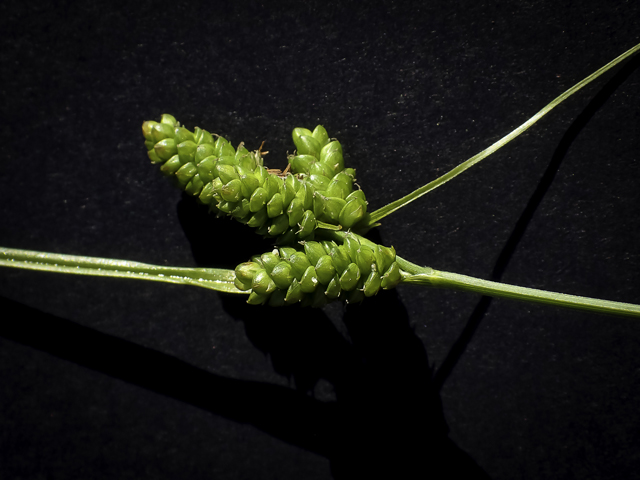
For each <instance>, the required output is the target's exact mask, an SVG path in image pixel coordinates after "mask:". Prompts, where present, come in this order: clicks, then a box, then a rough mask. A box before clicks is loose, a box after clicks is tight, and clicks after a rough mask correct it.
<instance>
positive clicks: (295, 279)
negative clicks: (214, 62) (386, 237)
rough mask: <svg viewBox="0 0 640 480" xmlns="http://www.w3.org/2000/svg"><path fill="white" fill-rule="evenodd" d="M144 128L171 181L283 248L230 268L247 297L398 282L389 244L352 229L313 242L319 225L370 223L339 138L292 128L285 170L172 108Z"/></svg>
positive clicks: (318, 295)
mask: <svg viewBox="0 0 640 480" xmlns="http://www.w3.org/2000/svg"><path fill="white" fill-rule="evenodd" d="M142 133H143V135H144V138H145V145H146V147H147V152H148V155H149V158H150V159H151V161H152V162H153V163H157V164H161V167H160V170H161V171H162V173H164V174H165V175H167V176H170V177H172V178H173V179H174V180H175V182H176V183H177V184H178V186H180V187H181V188H183V189H184V190H185V191H186V192H187V193H189V194H191V195H194V196H196V197H198V199H199V200H200V201H201V202H202V203H204V204H205V205H208V206H209V208H210V210H211V211H213V212H216V213H218V214H225V215H228V216H231V217H233V218H235V219H237V220H239V221H240V222H242V223H245V224H247V225H249V226H250V227H254V228H256V229H257V232H258V233H259V234H262V235H264V236H267V237H273V238H275V239H276V243H278V244H279V245H281V247H280V248H278V249H275V250H273V251H272V252H269V253H265V254H263V255H260V256H255V257H253V258H252V259H251V261H250V262H246V263H242V264H240V265H238V267H237V268H236V269H235V285H236V287H237V288H238V289H239V290H242V291H248V292H250V293H249V299H248V303H250V304H263V303H268V304H269V305H272V306H281V305H291V304H295V303H301V304H302V305H311V306H314V307H319V306H322V305H324V304H325V303H327V302H329V301H332V300H336V299H344V300H346V301H347V302H350V303H354V302H359V301H361V300H362V299H364V298H365V297H370V296H372V295H375V294H376V293H378V291H379V290H380V289H381V288H383V289H389V288H393V287H395V286H396V285H397V284H398V283H399V282H400V281H401V279H402V272H401V270H400V267H399V266H398V263H397V262H396V253H395V250H394V249H393V248H387V247H383V246H381V245H375V244H372V243H370V242H365V243H366V244H364V243H361V242H360V241H359V240H358V238H359V237H357V236H355V235H352V234H351V233H347V234H346V236H345V240H344V243H343V244H342V245H339V244H337V243H335V242H333V241H321V242H317V241H313V239H314V236H315V233H316V229H318V228H324V229H328V230H340V229H344V230H354V229H357V228H358V227H360V228H361V229H362V230H365V229H366V228H367V226H368V224H369V223H370V218H369V215H368V214H367V202H366V198H365V195H364V192H363V191H362V190H354V189H353V185H354V178H355V170H353V169H352V168H345V165H344V159H343V155H342V147H341V145H340V143H339V142H338V141H337V140H333V141H331V140H330V139H329V136H328V134H327V132H326V130H325V129H324V128H323V127H322V126H317V127H316V128H315V129H314V131H313V132H312V131H310V130H307V129H305V128H296V129H294V131H293V141H294V143H295V145H296V154H295V155H291V156H289V159H288V160H289V167H288V168H287V169H286V170H285V172H281V171H280V170H269V169H267V168H266V167H265V166H264V165H263V161H262V154H261V152H260V151H257V152H249V151H248V150H247V149H246V148H244V146H243V144H240V145H239V146H238V148H237V149H235V148H233V147H232V146H231V144H230V143H229V142H228V141H227V140H226V139H225V138H223V137H221V136H217V135H215V138H214V135H212V134H210V133H209V132H207V131H206V130H202V129H200V128H198V127H196V128H195V129H194V131H193V132H191V131H189V130H187V129H186V128H184V127H182V126H180V124H179V123H178V122H177V121H176V119H175V118H174V117H173V116H171V115H167V114H165V115H163V116H162V119H161V120H160V122H154V121H147V122H144V124H143V125H142ZM360 238H361V237H360Z"/></svg>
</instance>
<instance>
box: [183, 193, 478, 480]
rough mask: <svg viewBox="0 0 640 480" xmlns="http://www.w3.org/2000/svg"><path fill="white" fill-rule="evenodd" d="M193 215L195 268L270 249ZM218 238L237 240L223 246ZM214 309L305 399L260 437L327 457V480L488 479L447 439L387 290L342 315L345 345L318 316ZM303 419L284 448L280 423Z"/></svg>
mask: <svg viewBox="0 0 640 480" xmlns="http://www.w3.org/2000/svg"><path fill="white" fill-rule="evenodd" d="M200 211H205V209H203V208H201V207H200V206H199V205H197V204H196V203H195V202H189V201H188V199H184V200H183V201H182V202H181V203H180V205H179V208H178V214H179V216H180V222H181V224H182V227H183V229H184V231H185V234H186V235H187V238H188V240H189V241H190V243H191V248H192V251H193V255H194V258H195V259H196V261H197V262H198V263H204V264H209V265H214V264H216V262H218V258H219V253H218V252H219V251H221V250H220V249H222V248H225V249H227V248H228V250H226V253H225V255H226V256H227V257H234V258H236V259H237V260H238V262H239V261H245V260H246V259H248V256H249V255H251V254H260V253H263V252H265V251H269V250H271V249H272V248H273V247H272V246H271V245H270V244H269V243H267V242H265V241H262V240H260V239H259V238H258V239H257V240H256V238H257V237H258V236H257V235H253V234H251V232H250V230H248V227H246V226H244V225H239V224H237V222H231V223H233V224H235V225H237V226H238V227H240V228H241V230H242V231H240V232H237V236H236V235H233V236H231V235H229V236H227V235H225V234H222V233H221V231H220V228H221V225H222V224H225V225H226V223H227V222H224V221H212V219H211V218H210V217H208V218H207V217H206V213H205V214H204V215H203V214H201V213H200ZM233 228H235V227H233ZM216 231H217V232H218V233H216ZM247 233H249V235H247ZM374 236H375V235H374ZM205 238H206V239H207V240H206V241H204V240H203V239H205ZM227 238H234V239H236V238H237V239H240V242H246V243H240V242H239V243H236V244H232V245H229V242H228V241H227ZM374 240H375V239H374ZM212 251H213V252H216V254H215V255H213V256H212V255H211V252H212ZM248 254H249V255H248ZM209 262H211V263H209ZM238 262H236V263H238ZM223 307H224V309H225V310H226V311H227V312H228V313H229V314H231V315H232V316H233V317H234V318H236V319H239V320H241V321H242V322H243V323H244V325H245V329H246V333H247V337H248V338H249V340H250V341H251V342H252V344H253V345H254V346H255V347H256V348H258V349H259V350H261V351H262V352H263V353H265V354H268V355H269V357H270V358H271V361H272V364H273V368H274V369H275V371H276V372H277V373H279V374H280V375H283V376H285V377H287V378H289V379H291V380H293V382H294V384H295V388H296V390H297V392H298V394H300V395H303V396H304V402H307V401H312V402H314V403H313V407H309V408H308V409H307V407H306V406H302V405H304V402H303V403H301V404H300V405H301V406H300V408H297V409H295V410H290V414H289V415H288V418H280V420H279V422H281V425H280V426H278V425H272V424H270V425H269V429H266V431H268V432H269V433H271V434H272V435H274V436H276V437H278V438H282V439H285V436H286V439H287V441H289V442H291V443H294V444H296V445H300V446H304V447H305V448H310V447H311V446H312V449H313V450H314V451H316V452H318V453H321V454H323V455H325V456H327V457H328V458H329V459H330V461H331V466H332V472H333V474H334V476H335V478H361V477H362V476H363V475H376V476H379V475H380V474H381V473H382V472H386V473H387V474H389V475H392V474H393V475H396V476H397V475H399V474H401V475H402V478H413V477H420V478H422V477H424V476H425V474H427V475H430V476H434V475H437V474H439V472H446V476H447V477H449V476H452V475H457V476H461V478H488V476H487V475H486V474H485V473H484V472H483V471H482V470H481V469H480V468H479V467H478V466H477V464H476V463H475V462H474V461H473V460H472V459H471V458H470V457H469V456H468V455H467V454H466V453H464V452H462V451H461V450H460V449H459V448H458V447H457V446H456V445H455V444H454V443H453V442H451V440H450V439H449V437H448V427H447V425H446V422H445V420H444V415H443V411H442V405H441V403H440V398H439V395H438V392H437V389H436V388H434V385H433V382H432V372H431V369H430V368H429V362H428V358H427V354H426V352H425V349H424V346H423V344H422V342H421V341H420V340H419V339H418V337H417V336H416V335H415V334H414V332H413V330H412V329H411V328H410V326H409V319H408V315H407V312H406V310H405V308H404V306H403V305H402V304H401V302H400V301H399V299H398V296H397V294H396V292H395V291H393V292H381V293H380V294H379V295H377V296H375V297H373V298H369V299H367V300H366V301H365V302H363V303H362V304H361V305H352V306H349V307H348V308H347V309H346V311H345V315H344V322H345V324H346V327H347V331H348V335H349V337H350V341H349V340H347V339H346V338H345V337H344V336H343V335H342V334H341V333H340V332H339V331H338V330H337V328H336V326H335V325H333V323H332V322H331V321H330V319H329V318H328V317H327V316H326V315H325V314H324V313H323V312H322V311H321V310H316V309H310V308H304V309H303V308H300V307H298V306H292V307H287V308H256V307H255V306H251V305H247V303H246V301H245V299H244V298H238V297H223ZM320 380H325V381H327V382H328V383H329V384H330V385H331V386H332V387H333V389H334V391H335V398H336V400H335V401H329V402H322V401H316V400H311V397H309V396H307V393H309V392H312V391H313V390H314V387H315V386H316V385H317V384H318V382H319V381H320ZM216 413H219V414H220V412H216ZM309 417H317V418H314V419H311V418H309ZM303 418H305V419H306V420H303V421H301V422H300V425H305V427H304V429H305V433H302V432H300V434H301V437H300V438H301V440H303V439H304V443H301V442H300V441H291V439H290V435H285V433H286V432H290V431H291V428H292V426H287V424H289V423H294V424H296V423H298V420H299V419H303ZM256 425H257V426H260V425H259V424H256ZM261 428H262V427H261ZM307 429H311V430H307ZM310 436H311V438H313V439H314V441H311V440H310Z"/></svg>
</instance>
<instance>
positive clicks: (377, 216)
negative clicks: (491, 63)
mask: <svg viewBox="0 0 640 480" xmlns="http://www.w3.org/2000/svg"><path fill="white" fill-rule="evenodd" d="M638 50H640V44H638V45H636V46H635V47H633V48H631V49H629V50H627V51H626V52H625V53H623V54H622V55H620V56H619V57H618V58H616V59H614V60H612V61H611V62H609V63H607V64H606V65H605V66H604V67H602V68H600V69H599V70H597V71H596V72H594V73H592V74H591V75H589V76H588V77H587V78H585V79H584V80H582V81H581V82H578V83H577V84H576V85H574V86H573V87H571V88H570V89H569V90H567V91H566V92H564V93H563V94H562V95H560V96H558V97H557V98H556V99H555V100H553V101H552V102H551V103H549V104H548V105H547V106H546V107H544V108H543V109H542V110H540V111H539V112H538V113H536V114H535V115H534V116H533V117H531V118H530V119H529V120H527V121H526V122H525V123H523V124H522V125H520V126H519V127H518V128H516V129H515V130H514V131H512V132H511V133H509V134H508V135H506V136H505V137H503V138H502V139H500V140H498V141H497V142H496V143H494V144H493V145H491V146H490V147H489V148H487V149H485V150H483V151H482V152H480V153H478V154H477V155H474V156H473V157H471V158H470V159H469V160H467V161H465V162H463V163H461V164H460V165H458V166H457V167H455V168H454V169H453V170H451V171H449V172H447V173H445V174H444V175H442V176H441V177H440V178H437V179H435V180H433V181H432V182H429V183H427V184H426V185H424V186H422V187H420V188H418V189H417V190H415V191H413V192H411V193H410V194H408V195H406V196H404V197H402V198H399V199H398V200H395V201H393V202H391V203H389V204H388V205H385V206H384V207H382V208H379V209H378V210H376V211H374V212H372V213H371V217H370V220H369V225H373V224H374V223H376V222H378V221H380V220H381V219H382V218H384V217H386V216H387V215H389V214H391V213H393V212H395V211H396V210H399V209H400V208H402V207H404V206H405V205H407V204H409V203H411V202H413V201H414V200H417V199H418V198H420V197H421V196H423V195H426V194H427V193H429V192H430V191H431V190H434V189H436V188H438V187H439V186H440V185H443V184H445V183H447V182H448V181H449V180H451V179H452V178H455V177H456V176H458V175H460V174H461V173H462V172H464V171H465V170H467V169H469V168H471V167H473V166H474V165H475V164H476V163H478V162H480V160H483V159H484V158H486V157H488V156H489V155H491V154H492V153H494V152H495V151H497V150H498V149H500V148H502V147H504V146H505V145H506V144H507V143H509V142H510V141H511V140H513V139H514V138H516V137H517V136H518V135H520V134H521V133H523V132H525V131H526V130H527V129H529V127H531V126H532V125H533V124H534V123H536V122H537V121H538V120H540V119H541V118H542V117H543V116H545V115H546V114H547V113H549V112H550V111H551V110H552V109H553V108H555V107H556V106H557V105H559V104H560V103H561V102H562V101H564V100H566V99H567V98H569V97H570V96H571V95H573V94H574V93H576V92H577V91H578V90H580V89H581V88H582V87H584V86H585V85H587V84H589V83H590V82H592V81H593V80H595V79H596V78H598V77H599V76H600V75H602V74H603V73H605V72H606V71H607V70H609V69H611V68H613V67H614V66H616V65H617V64H618V63H620V62H622V61H623V60H624V59H626V58H627V57H629V56H631V55H633V54H634V53H636V52H637V51H638Z"/></svg>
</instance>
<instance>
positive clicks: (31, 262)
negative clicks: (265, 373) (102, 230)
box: [0, 247, 247, 294]
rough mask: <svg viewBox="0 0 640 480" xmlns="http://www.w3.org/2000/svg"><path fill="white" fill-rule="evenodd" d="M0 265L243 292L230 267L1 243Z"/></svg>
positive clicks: (227, 291)
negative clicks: (59, 251)
mask: <svg viewBox="0 0 640 480" xmlns="http://www.w3.org/2000/svg"><path fill="white" fill-rule="evenodd" d="M0 266H4V267H13V268H24V269H28V270H42V271H48V272H55V273H72V274H76V275H93V276H99V277H118V278H133V279H137V280H149V281H153V282H166V283H178V284H182V285H194V286H197V287H203V288H209V289H212V290H217V291H219V292H226V293H242V294H246V293H247V292H243V291H241V290H238V289H237V288H236V286H235V285H234V283H233V280H234V279H235V272H234V271H233V270H225V269H220V268H181V267H161V266H158V265H149V264H146V263H139V262H130V261H128V260H113V259H110V258H97V257H83V256H77V255H62V254H57V253H45V252H34V251H31V250H18V249H14V248H4V247H0Z"/></svg>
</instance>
